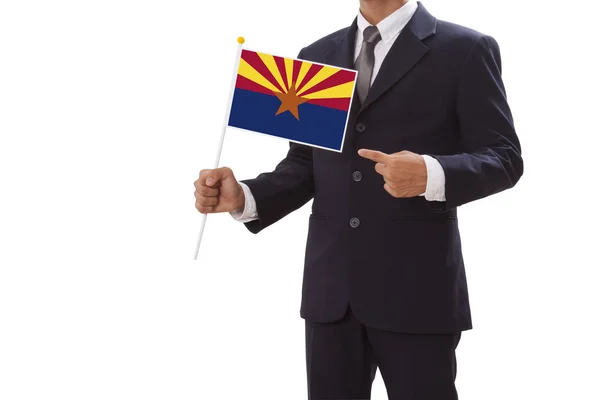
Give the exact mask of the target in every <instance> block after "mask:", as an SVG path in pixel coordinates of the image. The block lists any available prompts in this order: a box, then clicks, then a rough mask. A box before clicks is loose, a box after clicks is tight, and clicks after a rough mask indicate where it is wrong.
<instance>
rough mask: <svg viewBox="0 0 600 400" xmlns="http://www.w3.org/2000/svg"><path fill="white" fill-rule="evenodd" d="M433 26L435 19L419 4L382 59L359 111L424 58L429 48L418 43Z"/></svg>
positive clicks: (429, 32) (433, 30) (432, 29)
mask: <svg viewBox="0 0 600 400" xmlns="http://www.w3.org/2000/svg"><path fill="white" fill-rule="evenodd" d="M436 22H437V21H436V19H435V17H433V16H432V15H431V14H429V12H428V11H427V10H426V9H425V7H424V6H423V5H422V4H421V3H419V8H418V9H417V11H416V12H415V15H414V16H413V17H412V18H411V20H410V21H409V23H408V25H406V27H405V28H404V29H403V30H402V32H400V35H399V36H398V38H397V39H396V41H395V42H394V44H393V45H392V48H391V49H390V51H389V53H388V54H387V56H386V57H385V59H384V61H383V64H382V65H381V68H380V69H379V72H378V73H377V77H376V78H375V81H374V82H373V84H372V85H371V89H369V94H368V95H367V98H366V99H365V101H364V103H363V104H362V107H361V108H360V111H363V110H365V109H366V108H367V107H369V106H370V105H371V104H373V102H375V101H376V100H377V99H378V98H379V97H381V95H383V94H384V93H385V92H386V91H388V90H389V89H390V88H391V87H392V86H393V85H394V84H395V83H396V82H398V81H399V80H400V79H402V78H403V77H404V75H406V74H407V73H408V71H410V70H411V69H412V68H413V67H414V66H415V65H416V64H417V63H418V62H419V61H420V60H421V59H422V58H423V56H425V54H427V52H428V51H429V48H428V47H427V46H426V45H425V44H424V43H423V42H422V40H424V39H426V38H428V37H429V36H431V35H433V34H435V28H436Z"/></svg>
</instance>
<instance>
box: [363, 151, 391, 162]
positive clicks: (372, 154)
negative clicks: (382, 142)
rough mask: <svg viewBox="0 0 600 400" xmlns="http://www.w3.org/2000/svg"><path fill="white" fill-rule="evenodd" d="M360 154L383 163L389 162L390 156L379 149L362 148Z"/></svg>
mask: <svg viewBox="0 0 600 400" xmlns="http://www.w3.org/2000/svg"><path fill="white" fill-rule="evenodd" d="M358 155H359V156H361V157H364V158H367V159H369V160H372V161H375V162H380V163H383V164H386V163H387V160H388V158H389V156H388V155H387V154H385V153H383V152H381V151H378V150H369V149H360V150H359V151H358Z"/></svg>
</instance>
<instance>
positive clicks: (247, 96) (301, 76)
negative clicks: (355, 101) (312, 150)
mask: <svg viewBox="0 0 600 400" xmlns="http://www.w3.org/2000/svg"><path fill="white" fill-rule="evenodd" d="M356 74H357V72H356V71H352V70H348V69H344V68H338V67H333V66H328V65H323V64H318V63H313V62H307V61H303V60H295V59H292V58H283V57H277V56H273V55H269V54H264V53H257V52H254V51H248V50H242V53H241V59H240V63H239V69H238V75H237V80H236V84H235V89H234V93H233V100H232V103H231V111H230V115H229V122H228V125H229V126H232V127H235V128H240V129H245V130H250V131H254V132H260V133H264V134H267V135H272V136H277V137H280V138H284V139H287V140H289V141H292V142H296V143H302V144H306V145H309V146H314V147H320V148H324V149H328V150H334V151H338V152H341V151H342V145H343V143H344V135H345V132H346V124H347V122H348V115H349V113H350V112H349V111H350V105H351V103H352V95H353V93H354V85H355V83H356Z"/></svg>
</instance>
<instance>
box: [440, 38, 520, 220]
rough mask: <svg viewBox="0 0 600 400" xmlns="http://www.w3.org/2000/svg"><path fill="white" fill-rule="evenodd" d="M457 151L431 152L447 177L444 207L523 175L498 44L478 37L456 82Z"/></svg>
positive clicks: (499, 187) (481, 195)
mask: <svg viewBox="0 0 600 400" xmlns="http://www.w3.org/2000/svg"><path fill="white" fill-rule="evenodd" d="M456 107H457V115H458V122H459V125H460V151H461V153H459V154H452V155H432V157H434V158H435V159H437V160H438V161H439V162H440V164H441V166H442V168H443V170H444V174H445V176H446V202H444V203H438V204H437V205H435V204H434V205H433V206H437V207H441V208H443V209H444V210H448V209H452V208H454V207H458V206H460V205H462V204H465V203H468V202H470V201H473V200H477V199H481V198H484V197H486V196H489V195H492V194H494V193H498V192H500V191H502V190H505V189H508V188H510V187H512V186H514V185H515V184H516V183H517V181H518V180H519V178H520V177H521V175H522V174H523V160H522V158H521V145H520V143H519V139H518V138H517V134H516V132H515V128H514V124H513V120H512V115H511V111H510V108H509V106H508V103H507V100H506V92H505V89H504V84H503V83H502V77H501V60H500V50H499V48H498V43H497V42H496V41H495V40H494V39H493V38H492V37H490V36H483V37H481V38H480V39H479V40H478V41H477V42H476V43H475V44H474V45H473V47H472V48H471V50H470V52H469V55H468V56H467V58H466V60H465V64H464V66H463V70H462V72H461V77H460V81H459V85H458V92H457V101H456Z"/></svg>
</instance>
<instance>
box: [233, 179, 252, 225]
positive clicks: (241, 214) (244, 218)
mask: <svg viewBox="0 0 600 400" xmlns="http://www.w3.org/2000/svg"><path fill="white" fill-rule="evenodd" d="M240 186H241V187H242V190H243V191H244V198H245V201H244V209H243V210H239V209H238V210H234V211H231V212H230V213H229V214H231V216H232V217H233V218H234V219H235V220H236V221H239V222H244V223H245V222H250V221H254V220H256V219H258V213H257V211H256V200H254V196H253V195H252V192H251V191H250V188H249V187H248V185H246V184H245V183H243V182H240Z"/></svg>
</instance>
